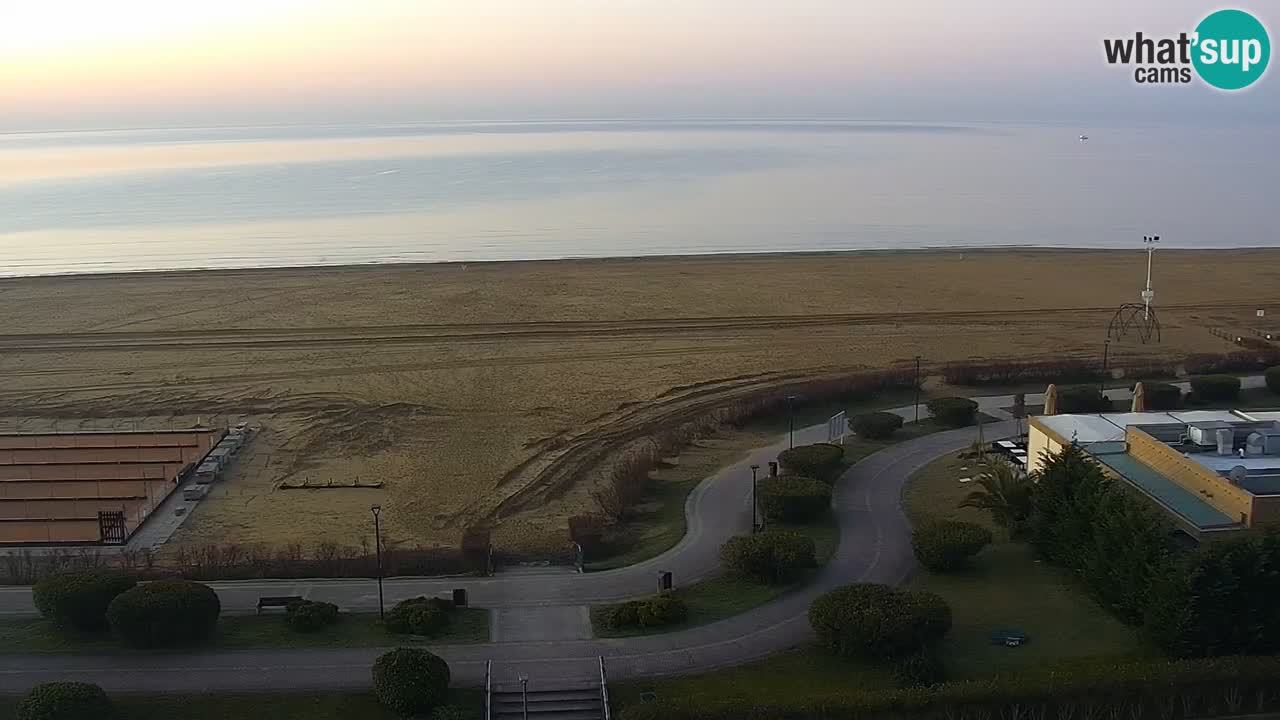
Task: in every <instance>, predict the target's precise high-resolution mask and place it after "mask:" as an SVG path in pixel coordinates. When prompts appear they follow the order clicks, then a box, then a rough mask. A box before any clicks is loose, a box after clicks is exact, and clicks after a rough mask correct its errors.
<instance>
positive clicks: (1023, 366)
mask: <svg viewBox="0 0 1280 720" xmlns="http://www.w3.org/2000/svg"><path fill="white" fill-rule="evenodd" d="M1276 365H1280V348H1277V347H1275V346H1274V345H1265V346H1264V345H1259V346H1257V347H1251V348H1248V349H1241V350H1235V351H1233V352H1229V353H1199V354H1193V355H1187V356H1186V357H1184V358H1182V359H1181V360H1180V361H1178V360H1167V361H1166V360H1132V361H1122V362H1117V363H1115V364H1113V365H1112V366H1111V370H1114V371H1118V372H1120V373H1121V374H1123V376H1124V377H1128V378H1139V377H1141V378H1173V377H1176V376H1177V373H1178V370H1179V367H1181V369H1182V370H1184V371H1185V372H1186V373H1187V374H1188V375H1212V374H1215V373H1245V372H1259V371H1261V370H1266V369H1267V368H1269V367H1272V366H1276ZM942 377H943V379H944V380H946V382H947V384H949V385H1013V384H1017V383H1044V384H1046V385H1047V384H1048V383H1057V384H1060V385H1061V384H1067V385H1071V384H1084V383H1094V382H1098V381H1099V380H1102V379H1104V378H1103V375H1102V362H1101V358H1098V359H1096V360H1093V359H1065V360H1063V359H1053V360H1021V361H1020V360H975V361H971V362H959V363H950V364H948V365H946V366H944V367H943V368H942Z"/></svg>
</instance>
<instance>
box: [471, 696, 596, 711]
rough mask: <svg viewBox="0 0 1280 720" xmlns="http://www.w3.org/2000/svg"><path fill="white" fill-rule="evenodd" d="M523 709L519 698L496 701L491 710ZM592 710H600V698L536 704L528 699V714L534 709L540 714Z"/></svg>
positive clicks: (549, 701)
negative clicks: (554, 711)
mask: <svg viewBox="0 0 1280 720" xmlns="http://www.w3.org/2000/svg"><path fill="white" fill-rule="evenodd" d="M523 707H524V703H523V702H522V701H521V700H520V698H511V699H502V700H496V701H495V702H494V703H493V708H494V709H495V710H507V709H509V708H516V709H520V708H523ZM592 708H595V709H597V710H599V709H600V698H598V697H597V698H577V699H572V700H538V701H536V702H535V700H534V698H532V697H530V698H529V712H533V711H534V710H535V709H537V710H538V712H542V711H544V710H546V711H548V712H549V711H551V710H590V709H592Z"/></svg>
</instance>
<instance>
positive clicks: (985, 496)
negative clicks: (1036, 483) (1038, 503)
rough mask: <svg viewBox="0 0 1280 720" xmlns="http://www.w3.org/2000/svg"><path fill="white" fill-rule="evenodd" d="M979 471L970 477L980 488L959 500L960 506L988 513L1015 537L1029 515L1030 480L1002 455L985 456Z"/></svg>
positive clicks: (1021, 531) (1023, 526)
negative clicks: (974, 476)
mask: <svg viewBox="0 0 1280 720" xmlns="http://www.w3.org/2000/svg"><path fill="white" fill-rule="evenodd" d="M981 467H982V471H981V472H980V473H979V474H978V477H977V478H975V479H974V482H975V483H977V485H978V487H980V488H982V489H981V490H974V491H973V492H971V493H969V494H968V495H966V496H965V498H964V500H962V501H961V502H960V507H962V508H964V507H970V508H977V509H979V510H986V511H988V512H990V513H991V519H992V520H994V521H995V523H996V524H997V525H999V526H1001V527H1003V528H1004V529H1005V530H1007V531H1008V532H1009V537H1010V538H1017V537H1019V536H1020V535H1021V534H1022V533H1023V532H1024V531H1025V530H1026V526H1027V519H1028V518H1029V517H1030V516H1031V488H1032V484H1031V480H1030V478H1028V477H1027V476H1026V474H1024V473H1023V472H1022V471H1020V470H1018V469H1017V468H1015V467H1014V466H1013V465H1011V464H1010V463H1009V462H1007V461H1005V460H1004V459H1002V458H998V457H991V456H988V457H987V458H986V459H984V460H983V461H982V463H981Z"/></svg>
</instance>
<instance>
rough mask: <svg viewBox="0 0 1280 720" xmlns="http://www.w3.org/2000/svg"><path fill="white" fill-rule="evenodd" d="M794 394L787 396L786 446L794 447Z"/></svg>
mask: <svg viewBox="0 0 1280 720" xmlns="http://www.w3.org/2000/svg"><path fill="white" fill-rule="evenodd" d="M795 401H796V396H795V395H788V396H787V447H788V448H794V447H795V446H796V412H795Z"/></svg>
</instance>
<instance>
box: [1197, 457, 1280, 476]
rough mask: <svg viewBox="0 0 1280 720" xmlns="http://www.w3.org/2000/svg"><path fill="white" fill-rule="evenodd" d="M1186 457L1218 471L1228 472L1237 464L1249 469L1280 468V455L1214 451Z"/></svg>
mask: <svg viewBox="0 0 1280 720" xmlns="http://www.w3.org/2000/svg"><path fill="white" fill-rule="evenodd" d="M1187 457H1189V458H1191V459H1192V460H1195V461H1196V462H1198V463H1200V464H1201V465H1204V466H1205V467H1207V468H1209V469H1210V470H1213V471H1214V472H1218V473H1225V472H1229V471H1230V470H1231V468H1233V467H1236V466H1237V465H1243V466H1245V467H1246V468H1248V469H1249V470H1274V469H1277V468H1280V457H1277V456H1275V455H1263V456H1261V457H1259V456H1256V455H1255V456H1254V457H1240V456H1239V455H1218V454H1216V453H1191V454H1190V455H1187Z"/></svg>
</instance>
